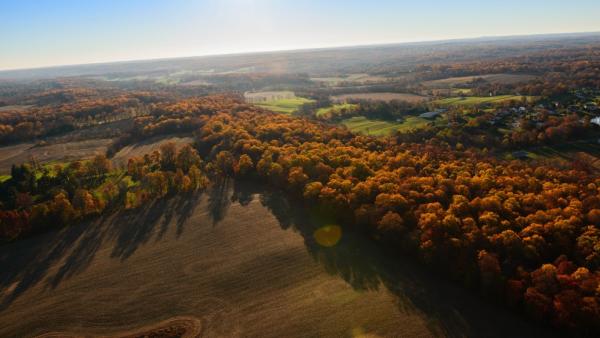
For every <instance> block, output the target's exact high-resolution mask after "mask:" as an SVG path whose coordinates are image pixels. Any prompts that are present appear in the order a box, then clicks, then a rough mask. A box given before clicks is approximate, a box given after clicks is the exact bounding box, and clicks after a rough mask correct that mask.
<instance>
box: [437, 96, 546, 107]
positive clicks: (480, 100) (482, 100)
mask: <svg viewBox="0 0 600 338" xmlns="http://www.w3.org/2000/svg"><path fill="white" fill-rule="evenodd" d="M523 99H525V100H527V101H528V102H532V101H534V100H535V99H536V98H535V97H533V96H519V95H498V96H465V97H449V98H446V99H440V100H436V101H433V102H432V103H433V104H437V105H440V106H478V105H484V104H501V103H504V102H508V101H517V102H518V101H521V100H523Z"/></svg>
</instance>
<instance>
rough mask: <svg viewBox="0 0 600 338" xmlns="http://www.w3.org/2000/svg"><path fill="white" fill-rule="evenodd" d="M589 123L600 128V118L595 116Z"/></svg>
mask: <svg viewBox="0 0 600 338" xmlns="http://www.w3.org/2000/svg"><path fill="white" fill-rule="evenodd" d="M590 122H592V123H593V124H595V125H597V126H600V116H596V117H594V118H593V119H591V120H590Z"/></svg>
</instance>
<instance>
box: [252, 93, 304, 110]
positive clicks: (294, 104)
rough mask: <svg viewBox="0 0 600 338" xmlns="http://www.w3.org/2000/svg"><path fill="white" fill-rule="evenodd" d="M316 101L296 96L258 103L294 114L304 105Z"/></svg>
mask: <svg viewBox="0 0 600 338" xmlns="http://www.w3.org/2000/svg"><path fill="white" fill-rule="evenodd" d="M311 102H314V101H313V100H309V99H306V98H303V97H294V98H291V99H281V100H274V101H266V102H261V103H257V104H256V105H257V106H259V107H262V108H265V109H268V110H271V111H274V112H276V113H283V114H292V113H294V112H296V111H297V110H298V109H299V108H300V107H302V105H304V104H306V103H311Z"/></svg>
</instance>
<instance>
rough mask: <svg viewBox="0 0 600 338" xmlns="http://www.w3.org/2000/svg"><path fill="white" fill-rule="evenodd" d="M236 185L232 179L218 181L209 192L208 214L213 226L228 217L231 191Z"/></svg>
mask: <svg viewBox="0 0 600 338" xmlns="http://www.w3.org/2000/svg"><path fill="white" fill-rule="evenodd" d="M233 186H234V184H233V181H232V180H231V179H228V178H224V179H217V181H215V182H214V183H213V184H212V186H211V187H210V189H209V191H208V212H209V213H210V217H211V219H212V223H213V225H217V224H218V223H219V222H221V221H222V220H223V219H224V218H225V216H226V215H227V210H228V209H229V207H230V206H231V202H232V195H231V189H232V188H233Z"/></svg>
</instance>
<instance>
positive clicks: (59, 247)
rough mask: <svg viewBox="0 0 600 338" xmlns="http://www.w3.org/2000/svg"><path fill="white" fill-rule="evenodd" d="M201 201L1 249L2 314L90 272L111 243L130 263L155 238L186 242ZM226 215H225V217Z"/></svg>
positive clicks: (178, 202)
mask: <svg viewBox="0 0 600 338" xmlns="http://www.w3.org/2000/svg"><path fill="white" fill-rule="evenodd" d="M200 197H201V195H200V194H189V195H183V196H178V197H174V198H169V199H164V200H160V201H157V202H154V203H151V204H150V205H148V206H146V207H145V208H143V209H138V210H132V211H123V212H117V213H114V214H110V215H107V216H104V217H102V218H100V219H97V220H93V221H89V222H83V223H81V224H77V225H73V226H70V227H68V228H65V229H62V230H59V231H54V232H50V233H46V234H43V235H38V236H35V237H32V238H28V239H24V240H21V241H18V242H15V243H11V244H7V245H3V246H1V247H0V266H1V267H2V269H1V270H0V312H1V311H3V310H5V309H6V308H7V307H8V306H9V305H10V304H11V303H12V302H13V301H14V300H15V299H17V298H18V297H19V296H20V295H22V294H23V293H24V292H26V291H27V290H28V289H30V288H31V287H33V286H35V285H38V284H40V283H44V286H45V287H48V288H51V289H54V288H56V287H57V286H59V285H60V283H61V282H62V281H63V280H65V279H68V278H69V277H71V276H73V275H75V274H77V273H80V272H82V271H84V270H85V269H86V268H87V267H88V266H89V265H90V264H91V262H92V261H93V259H94V257H95V255H96V253H97V252H98V250H99V249H100V248H101V247H102V244H103V243H104V242H106V241H111V242H114V244H113V245H114V246H113V248H112V252H111V257H112V258H115V259H120V260H122V261H124V260H126V259H128V258H129V257H131V255H132V254H134V253H135V252H136V251H137V250H138V249H139V247H140V246H142V245H144V244H145V243H148V242H149V240H150V239H151V238H152V237H153V236H156V238H157V240H158V239H160V238H161V236H163V235H164V233H165V232H166V231H167V230H168V227H169V226H175V227H176V236H177V237H179V236H181V234H182V233H183V232H184V225H185V224H186V220H187V219H188V218H189V217H191V216H192V214H193V212H194V210H195V208H196V206H197V205H199V204H200V203H199V199H200ZM220 213H221V214H222V215H224V211H221V212H220ZM221 217H223V216H221ZM157 228H158V229H159V230H158V231H156V229H157ZM57 264H60V265H59V267H58V268H57V269H53V270H52V271H51V268H53V267H55V266H57Z"/></svg>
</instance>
